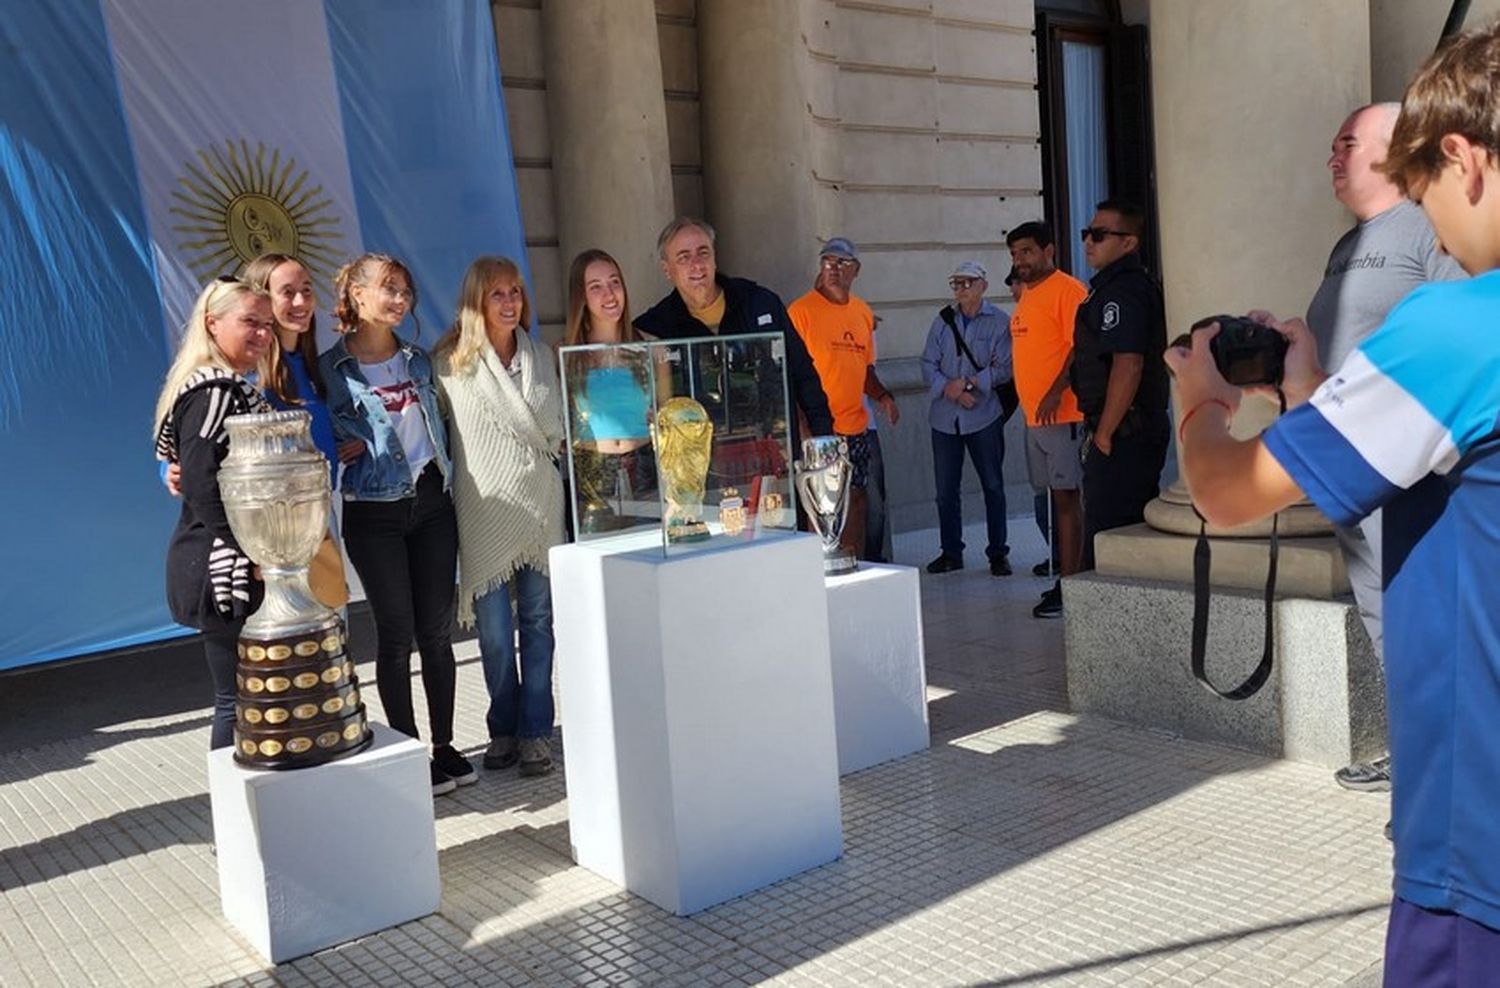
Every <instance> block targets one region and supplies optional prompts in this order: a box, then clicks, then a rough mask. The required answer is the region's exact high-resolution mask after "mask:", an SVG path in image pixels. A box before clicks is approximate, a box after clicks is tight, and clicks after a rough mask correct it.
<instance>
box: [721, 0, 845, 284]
mask: <svg viewBox="0 0 1500 988" xmlns="http://www.w3.org/2000/svg"><path fill="white" fill-rule="evenodd" d="M802 8H803V4H802V3H801V2H800V0H754V2H746V0H699V3H698V62H699V69H698V73H699V86H700V91H701V93H702V100H703V103H702V114H703V123H702V135H703V198H704V201H705V202H706V203H707V204H708V207H707V208H708V212H709V215H708V217H707V218H708V220H709V222H711V223H713V224H714V226H715V227H716V228H717V230H718V234H719V238H718V253H719V266H720V267H721V268H722V269H724V270H726V271H728V272H729V273H731V274H736V275H742V276H744V277H748V278H753V279H754V280H756V281H759V282H761V283H762V284H765V285H766V286H768V287H770V288H773V289H775V290H776V291H777V292H779V293H780V294H781V295H782V296H783V298H785V299H788V300H789V299H790V298H793V297H795V296H796V295H800V294H801V293H802V292H804V291H806V290H807V287H808V286H809V285H810V284H811V282H812V276H813V274H814V272H815V268H816V260H817V258H816V256H815V254H816V251H817V249H818V234H817V215H816V213H817V202H816V199H817V197H816V190H815V180H814V177H813V168H812V161H811V155H812V153H813V135H812V133H811V129H812V127H813V123H812V118H811V112H810V110H809V107H808V96H807V95H806V93H807V91H808V88H809V86H810V77H811V74H812V72H811V66H810V61H811V59H810V56H809V53H808V48H807V41H806V38H805V36H804V33H803V29H802V13H803V9H802Z"/></svg>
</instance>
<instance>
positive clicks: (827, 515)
mask: <svg viewBox="0 0 1500 988" xmlns="http://www.w3.org/2000/svg"><path fill="white" fill-rule="evenodd" d="M851 480H852V467H851V465H850V463H849V443H848V441H847V440H845V439H844V438H843V437H841V436H814V437H812V438H811V439H804V440H802V459H801V460H799V461H798V462H797V495H798V497H800V498H801V499H802V506H803V507H804V508H805V509H807V517H808V518H809V519H810V520H811V521H812V526H813V528H815V529H816V530H817V532H818V535H820V536H821V537H822V539H823V572H824V574H825V575H829V576H832V575H835V574H838V573H849V572H852V571H853V570H854V569H856V568H857V567H858V565H859V564H858V562H857V561H856V560H855V558H854V553H853V552H851V551H849V550H848V549H845V548H843V547H842V546H840V545H839V538H840V537H841V536H842V535H843V534H844V521H845V519H846V518H848V516H849V492H850V482H851Z"/></svg>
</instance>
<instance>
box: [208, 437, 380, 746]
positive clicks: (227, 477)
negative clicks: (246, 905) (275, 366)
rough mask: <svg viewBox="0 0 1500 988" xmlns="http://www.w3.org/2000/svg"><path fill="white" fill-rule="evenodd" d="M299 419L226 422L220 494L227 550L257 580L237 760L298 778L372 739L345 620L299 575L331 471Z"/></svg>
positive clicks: (322, 523)
mask: <svg viewBox="0 0 1500 988" xmlns="http://www.w3.org/2000/svg"><path fill="white" fill-rule="evenodd" d="M311 422H312V419H311V417H310V416H309V415H308V414H307V413H306V412H301V411H288V412H266V413H264V414H259V415H236V416H232V417H230V418H228V419H226V420H225V427H226V428H227V429H228V432H229V455H228V456H226V457H225V458H224V462H223V463H222V464H221V465H220V466H219V493H220V495H221V496H222V498H223V501H224V513H225V514H226V515H227V516H228V519H229V527H230V529H231V530H232V531H233V532H234V537H235V540H236V541H238V542H239V544H240V548H241V549H243V550H244V551H245V554H246V555H248V556H249V557H250V558H251V559H252V560H254V561H255V563H256V564H257V565H259V566H260V571H261V576H262V578H263V579H264V580H265V584H266V593H265V600H264V601H263V602H262V603H261V605H260V607H259V608H258V609H257V610H256V611H255V613H254V614H252V615H250V617H249V618H248V619H247V620H246V621H245V626H244V628H243V630H241V632H240V639H239V662H238V664H237V666H236V668H235V681H236V683H237V684H238V687H239V697H238V701H237V702H236V704H235V729H234V757H235V760H236V761H237V762H239V763H240V764H242V765H247V766H250V767H252V768H273V769H280V768H307V767H309V766H312V765H319V764H322V763H323V762H327V761H332V760H333V759H335V758H340V757H343V756H345V755H350V754H353V753H354V752H356V751H358V750H360V749H362V748H364V747H365V746H366V745H368V744H369V743H370V742H371V741H372V740H373V739H374V735H372V734H371V733H370V727H369V724H368V723H367V722H366V719H365V707H364V703H363V701H361V699H360V695H359V682H358V680H357V679H356V677H355V674H354V661H353V659H352V658H350V656H349V653H348V651H347V644H348V635H347V633H346V632H345V629H344V622H343V620H342V619H341V618H340V617H339V616H338V614H336V613H335V612H334V611H332V610H330V609H329V608H327V607H325V606H324V605H323V604H321V603H319V602H318V600H317V598H316V597H314V596H313V592H312V589H311V587H309V586H308V582H307V578H308V566H309V564H310V563H311V562H312V558H313V555H314V554H315V553H316V552H317V550H318V545H319V544H320V543H321V542H322V541H323V536H324V534H325V533H327V531H328V512H329V503H328V502H329V483H328V461H327V460H326V459H325V458H324V457H323V454H322V453H320V452H318V449H317V447H316V446H314V445H313V441H312V431H311V428H310V425H311Z"/></svg>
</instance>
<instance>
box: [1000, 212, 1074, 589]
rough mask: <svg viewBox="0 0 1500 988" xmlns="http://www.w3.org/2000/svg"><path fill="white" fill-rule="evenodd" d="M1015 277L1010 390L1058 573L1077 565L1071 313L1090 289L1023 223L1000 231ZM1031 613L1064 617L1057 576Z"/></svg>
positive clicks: (1047, 240)
mask: <svg viewBox="0 0 1500 988" xmlns="http://www.w3.org/2000/svg"><path fill="white" fill-rule="evenodd" d="M1005 243H1006V246H1008V247H1009V248H1010V259H1011V263H1012V264H1014V265H1015V274H1016V277H1017V278H1019V279H1020V281H1021V282H1022V284H1024V285H1025V288H1024V289H1023V290H1022V293H1021V297H1020V300H1019V301H1018V302H1017V303H1016V310H1015V312H1014V313H1013V314H1012V315H1011V317H1010V335H1011V359H1012V361H1013V363H1014V366H1015V375H1016V392H1017V394H1018V395H1019V396H1020V398H1021V408H1022V409H1024V410H1025V412H1026V472H1027V473H1028V474H1029V475H1030V479H1031V483H1032V486H1033V487H1046V488H1048V489H1049V490H1050V491H1051V492H1052V519H1053V521H1052V531H1053V539H1054V542H1055V545H1054V547H1055V549H1056V551H1057V560H1058V570H1059V571H1060V572H1061V573H1062V575H1063V576H1071V575H1072V574H1074V573H1077V572H1078V571H1079V570H1080V569H1081V568H1082V566H1083V507H1082V502H1081V501H1080V499H1079V495H1078V491H1079V488H1080V487H1081V486H1082V479H1083V468H1082V461H1081V460H1080V458H1079V451H1080V446H1081V445H1082V441H1083V413H1082V412H1080V411H1079V410H1078V400H1077V399H1076V398H1075V397H1074V396H1073V390H1072V388H1070V387H1069V386H1068V366H1069V364H1070V363H1071V362H1072V359H1073V320H1074V317H1075V315H1076V314H1077V312H1078V305H1079V303H1081V302H1082V301H1083V299H1084V297H1085V296H1086V295H1088V289H1087V288H1085V287H1084V285H1083V282H1081V281H1079V280H1078V279H1077V278H1074V277H1072V276H1070V275H1068V274H1065V273H1064V272H1062V271H1059V270H1057V264H1056V246H1055V244H1054V242H1053V237H1052V229H1051V227H1049V226H1047V225H1046V224H1045V223H1038V222H1031V223H1022V224H1021V225H1020V226H1018V227H1016V228H1015V229H1014V230H1012V231H1010V233H1009V234H1007V235H1006V237H1005ZM1031 614H1032V616H1033V617H1039V618H1054V617H1062V583H1061V581H1059V582H1057V583H1055V584H1053V586H1052V588H1051V589H1050V590H1048V591H1047V592H1046V593H1044V594H1042V599H1041V601H1040V602H1039V603H1038V604H1037V605H1036V607H1034V608H1032V610H1031Z"/></svg>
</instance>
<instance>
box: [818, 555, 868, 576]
mask: <svg viewBox="0 0 1500 988" xmlns="http://www.w3.org/2000/svg"><path fill="white" fill-rule="evenodd" d="M857 569H859V560H858V559H856V558H855V556H854V553H853V552H852V551H850V550H848V549H837V550H835V551H834V552H832V553H831V554H827V555H825V556H824V557H823V575H824V576H839V575H840V574H843V573H853V572H854V571H855V570H857Z"/></svg>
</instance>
